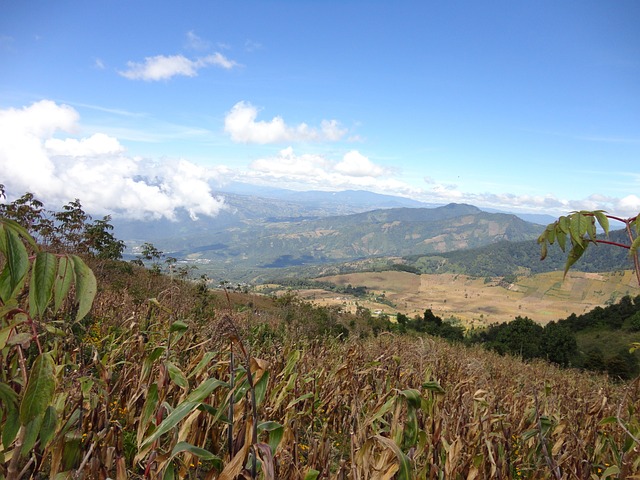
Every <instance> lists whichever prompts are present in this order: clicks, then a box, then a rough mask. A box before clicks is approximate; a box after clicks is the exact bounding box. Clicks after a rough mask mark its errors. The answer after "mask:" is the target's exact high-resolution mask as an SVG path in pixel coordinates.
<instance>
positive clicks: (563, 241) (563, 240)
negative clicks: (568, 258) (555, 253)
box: [556, 233, 567, 252]
mask: <svg viewBox="0 0 640 480" xmlns="http://www.w3.org/2000/svg"><path fill="white" fill-rule="evenodd" d="M556 238H557V239H558V246H559V247H560V250H562V251H563V252H564V251H566V248H567V234H566V233H561V234H559V235H558V236H557V237H556Z"/></svg>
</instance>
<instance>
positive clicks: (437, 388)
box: [422, 380, 444, 393]
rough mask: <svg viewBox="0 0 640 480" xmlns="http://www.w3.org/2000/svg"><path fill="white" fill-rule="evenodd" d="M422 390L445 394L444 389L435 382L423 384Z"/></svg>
mask: <svg viewBox="0 0 640 480" xmlns="http://www.w3.org/2000/svg"><path fill="white" fill-rule="evenodd" d="M422 388H426V389H427V390H431V391H432V392H436V393H444V388H442V387H441V386H440V384H439V383H438V382H437V381H435V380H431V381H429V382H425V383H423V384H422Z"/></svg>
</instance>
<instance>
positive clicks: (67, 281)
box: [53, 255, 74, 312]
mask: <svg viewBox="0 0 640 480" xmlns="http://www.w3.org/2000/svg"><path fill="white" fill-rule="evenodd" d="M73 276H74V273H73V261H72V260H71V259H70V258H69V257H68V256H67V255H65V256H63V257H60V258H59V259H58V269H57V271H56V279H55V283H54V284H53V309H54V310H55V311H56V312H57V311H58V310H60V307H62V302H64V299H65V298H66V296H67V294H68V293H69V289H70V288H71V283H72V282H73Z"/></svg>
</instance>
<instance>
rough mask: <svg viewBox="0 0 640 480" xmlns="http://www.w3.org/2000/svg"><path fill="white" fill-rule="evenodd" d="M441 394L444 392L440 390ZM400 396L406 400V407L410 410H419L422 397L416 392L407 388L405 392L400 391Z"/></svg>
mask: <svg viewBox="0 0 640 480" xmlns="http://www.w3.org/2000/svg"><path fill="white" fill-rule="evenodd" d="M438 386H439V385H438ZM440 389H442V387H440ZM442 393H444V390H442ZM400 395H401V396H403V397H404V398H405V399H406V400H407V405H409V406H410V407H411V408H420V405H421V404H422V395H421V394H420V392H419V391H418V390H416V389H414V388H409V389H407V390H402V391H401V392H400Z"/></svg>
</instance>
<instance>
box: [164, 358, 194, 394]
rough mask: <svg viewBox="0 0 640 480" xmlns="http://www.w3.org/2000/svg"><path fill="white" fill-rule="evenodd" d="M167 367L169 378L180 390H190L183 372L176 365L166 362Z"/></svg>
mask: <svg viewBox="0 0 640 480" xmlns="http://www.w3.org/2000/svg"><path fill="white" fill-rule="evenodd" d="M165 366H166V367H167V370H168V372H169V378H170V379H171V380H172V381H173V383H175V384H176V385H178V386H179V387H180V388H182V389H184V390H188V389H189V382H188V381H187V377H185V376H184V373H182V370H180V369H179V368H178V367H177V366H176V365H175V364H173V363H171V362H166V363H165Z"/></svg>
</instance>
